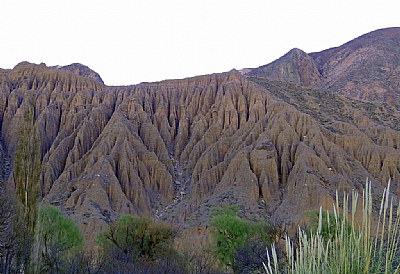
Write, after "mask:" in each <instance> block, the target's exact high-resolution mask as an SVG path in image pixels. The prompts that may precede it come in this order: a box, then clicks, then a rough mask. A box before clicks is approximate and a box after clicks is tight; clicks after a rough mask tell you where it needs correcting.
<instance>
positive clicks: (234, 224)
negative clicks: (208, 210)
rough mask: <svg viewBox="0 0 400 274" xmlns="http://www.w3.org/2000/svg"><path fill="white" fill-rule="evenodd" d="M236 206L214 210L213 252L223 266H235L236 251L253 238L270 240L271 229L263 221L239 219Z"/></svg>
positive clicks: (212, 221) (212, 220)
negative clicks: (269, 232)
mask: <svg viewBox="0 0 400 274" xmlns="http://www.w3.org/2000/svg"><path fill="white" fill-rule="evenodd" d="M238 210H239V208H238V207H236V206H224V207H215V208H213V209H212V217H211V226H212V237H213V250H214V252H215V254H216V256H217V258H218V260H219V262H220V263H221V265H222V266H228V265H232V264H233V259H234V253H235V249H236V248H238V247H240V246H242V245H243V244H244V243H245V242H246V241H247V240H249V239H252V238H258V239H262V240H264V241H267V240H269V234H268V231H269V227H268V225H267V224H266V223H265V222H263V221H257V222H254V221H249V220H245V219H242V218H239V217H238V216H237V215H236V213H237V212H238Z"/></svg>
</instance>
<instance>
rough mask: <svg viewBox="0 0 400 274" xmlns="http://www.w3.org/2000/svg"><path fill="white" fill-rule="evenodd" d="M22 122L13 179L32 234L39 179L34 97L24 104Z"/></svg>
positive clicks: (18, 200)
mask: <svg viewBox="0 0 400 274" xmlns="http://www.w3.org/2000/svg"><path fill="white" fill-rule="evenodd" d="M24 108H25V110H24V114H23V123H22V125H21V131H20V136H19V139H18V143H17V148H16V151H15V154H14V170H13V173H14V181H15V190H16V194H17V202H18V209H19V213H20V214H21V215H22V216H23V218H24V220H25V223H26V226H27V228H28V231H29V233H30V234H31V235H33V233H34V230H35V220H36V214H37V201H38V196H39V179H40V168H41V163H40V140H39V137H38V135H37V132H36V127H35V111H34V99H33V97H31V98H29V100H28V102H27V104H26V105H24Z"/></svg>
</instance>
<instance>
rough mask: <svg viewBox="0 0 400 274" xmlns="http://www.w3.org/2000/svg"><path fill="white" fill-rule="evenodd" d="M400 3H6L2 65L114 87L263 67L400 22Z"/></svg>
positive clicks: (1, 17)
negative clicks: (57, 70)
mask: <svg viewBox="0 0 400 274" xmlns="http://www.w3.org/2000/svg"><path fill="white" fill-rule="evenodd" d="M399 6H400V5H399V4H398V0H379V1H377V0H375V1H371V0H363V1H361V0H335V1H331V0H311V1H307V0H302V1H301V0H292V1H285V0H274V1H270V0H241V1H237V0H202V1H191V0H169V1H167V0H142V1H138V0H112V1H111V0H107V1H103V0H63V1H62V0H36V1H33V0H24V1H22V0H2V1H1V5H0V35H1V36H0V37H1V38H0V67H1V68H12V67H14V66H15V65H16V64H17V63H19V62H21V61H29V62H33V63H41V62H44V63H46V64H47V65H49V66H50V65H51V66H53V65H68V64H70V63H74V62H78V63H82V64H85V65H87V66H89V67H91V68H92V69H93V70H95V71H97V72H98V73H99V74H100V75H101V77H102V78H103V80H104V82H105V83H106V84H108V85H128V84H136V83H139V82H146V81H147V82H149V81H159V80H163V79H175V78H184V77H188V76H195V75H199V74H208V73H213V72H223V71H228V70H231V69H232V68H236V69H241V68H244V67H258V66H260V65H263V64H266V63H269V62H271V61H273V60H275V59H277V58H278V57H280V56H282V55H283V54H285V53H286V52H287V51H289V50H290V49H291V48H294V47H297V48H300V49H302V50H304V51H306V52H313V51H320V50H323V49H326V48H330V47H333V46H339V45H341V44H343V43H345V42H347V41H349V40H351V39H353V38H355V37H357V36H359V35H361V34H364V33H367V32H370V31H372V30H375V29H379V28H385V27H395V26H400V15H399Z"/></svg>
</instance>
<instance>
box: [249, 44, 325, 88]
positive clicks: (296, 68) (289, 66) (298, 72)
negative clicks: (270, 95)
mask: <svg viewBox="0 0 400 274" xmlns="http://www.w3.org/2000/svg"><path fill="white" fill-rule="evenodd" d="M245 75H247V76H253V77H258V78H265V79H268V80H273V81H282V82H287V83H291V84H297V85H301V86H304V87H318V86H320V84H321V80H320V78H321V75H320V73H319V71H318V69H317V66H316V64H315V62H314V60H313V58H311V57H310V56H309V55H308V54H307V53H305V52H304V51H302V50H300V49H296V48H295V49H292V50H290V51H289V52H288V53H287V54H285V55H284V56H282V57H281V58H279V59H278V60H276V61H274V62H272V63H270V64H268V65H265V66H261V67H259V68H256V69H251V70H249V71H248V72H247V71H246V72H245Z"/></svg>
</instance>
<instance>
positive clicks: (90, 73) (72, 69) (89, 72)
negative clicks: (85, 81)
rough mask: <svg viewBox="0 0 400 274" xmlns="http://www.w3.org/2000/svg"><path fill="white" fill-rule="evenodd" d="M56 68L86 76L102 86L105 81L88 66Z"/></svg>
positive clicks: (76, 64)
mask: <svg viewBox="0 0 400 274" xmlns="http://www.w3.org/2000/svg"><path fill="white" fill-rule="evenodd" d="M56 68H57V69H60V70H65V71H70V72H72V73H74V74H76V75H80V76H84V77H87V78H89V79H92V80H94V81H96V82H98V83H100V84H104V82H103V79H101V77H100V75H99V74H98V73H97V72H95V71H94V70H92V69H90V68H89V67H88V66H85V65H82V64H79V63H73V64H71V65H68V66H56Z"/></svg>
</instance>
